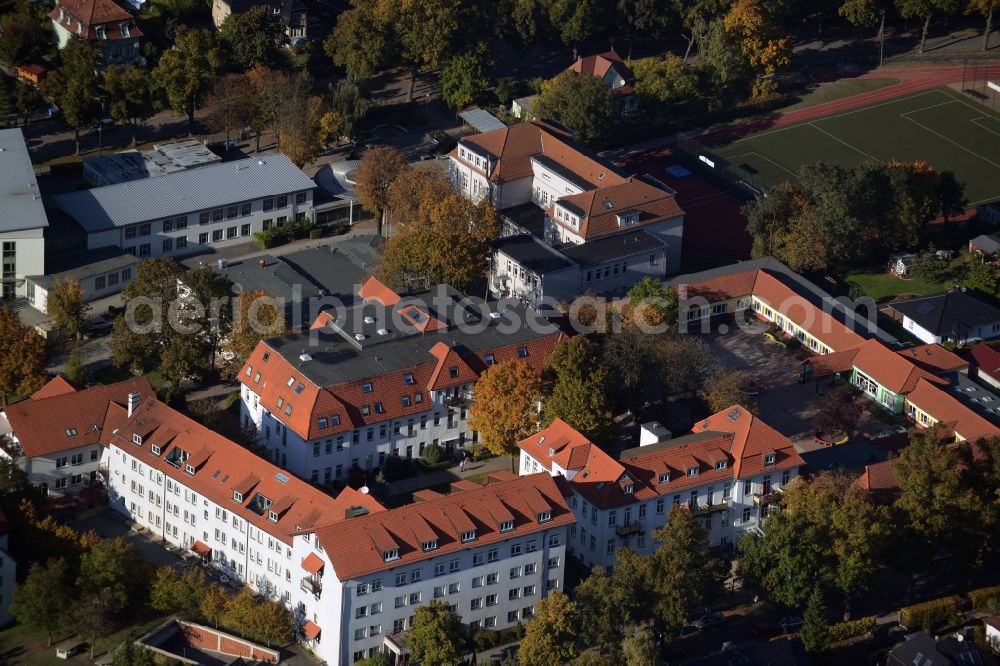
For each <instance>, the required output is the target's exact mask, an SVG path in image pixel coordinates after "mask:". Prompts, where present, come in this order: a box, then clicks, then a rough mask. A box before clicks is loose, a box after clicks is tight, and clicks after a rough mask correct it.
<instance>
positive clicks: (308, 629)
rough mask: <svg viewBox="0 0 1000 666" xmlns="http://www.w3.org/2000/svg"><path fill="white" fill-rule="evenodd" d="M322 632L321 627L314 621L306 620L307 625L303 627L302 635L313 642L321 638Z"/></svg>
mask: <svg viewBox="0 0 1000 666" xmlns="http://www.w3.org/2000/svg"><path fill="white" fill-rule="evenodd" d="M322 631H323V630H322V629H320V628H319V625H318V624H316V623H315V622H313V621H312V620H306V621H305V624H303V625H302V633H303V634H305V637H306V638H308V639H309V640H311V641H314V640H316V639H317V638H319V635H320V633H321V632H322Z"/></svg>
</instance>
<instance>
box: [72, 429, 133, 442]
mask: <svg viewBox="0 0 1000 666" xmlns="http://www.w3.org/2000/svg"><path fill="white" fill-rule="evenodd" d="M67 434H68V433H67ZM73 434H74V435H75V434H76V431H75V430H74V431H73ZM132 441H133V442H134V443H136V444H142V435H140V434H139V433H136V434H134V435H132Z"/></svg>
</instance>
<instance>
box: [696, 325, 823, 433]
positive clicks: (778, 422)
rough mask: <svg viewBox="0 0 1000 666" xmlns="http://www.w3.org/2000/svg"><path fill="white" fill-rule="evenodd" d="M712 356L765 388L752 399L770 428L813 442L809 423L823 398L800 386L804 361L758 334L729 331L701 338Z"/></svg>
mask: <svg viewBox="0 0 1000 666" xmlns="http://www.w3.org/2000/svg"><path fill="white" fill-rule="evenodd" d="M701 337H702V340H703V341H704V342H705V343H706V344H707V345H708V346H709V347H710V348H711V350H712V354H713V356H715V358H717V359H718V360H719V361H720V362H721V363H722V364H723V365H725V366H726V367H727V368H731V369H734V370H742V371H743V372H745V373H746V374H747V375H749V376H750V377H751V378H753V379H754V380H756V381H757V382H758V383H760V384H763V385H764V386H765V387H766V389H765V390H764V392H763V393H761V394H760V395H758V396H755V397H753V398H750V399H749V400H750V401H752V402H753V403H755V404H756V405H757V409H758V414H759V416H760V418H761V419H762V420H763V421H764V422H765V423H767V424H768V425H769V426H771V427H772V428H774V429H775V430H777V431H778V432H780V433H781V434H783V435H785V436H787V437H789V438H790V439H791V440H792V441H793V442H795V441H796V440H803V441H810V442H811V440H812V428H811V427H810V422H811V421H812V418H813V416H815V414H816V411H817V408H818V403H819V400H821V399H822V396H821V395H817V394H815V393H814V391H813V387H812V385H809V384H800V383H799V366H800V364H801V359H799V358H797V356H796V355H795V354H793V353H792V352H791V351H789V350H787V349H785V348H784V347H781V346H779V345H777V344H775V343H773V342H771V341H770V340H768V339H767V338H765V337H764V336H763V335H761V334H759V333H747V332H743V331H740V330H736V331H734V330H731V327H730V330H729V331H728V332H726V333H721V332H719V331H713V332H712V333H708V334H705V335H702V336H701Z"/></svg>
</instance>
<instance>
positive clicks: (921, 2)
mask: <svg viewBox="0 0 1000 666" xmlns="http://www.w3.org/2000/svg"><path fill="white" fill-rule="evenodd" d="M895 2H896V9H897V10H899V14H900V15H901V16H902V17H903V18H917V19H920V20H922V21H923V29H922V30H921V31H920V48H919V49H918V50H917V52H918V53H923V52H924V46H925V45H926V44H927V32H928V30H930V27H931V19H932V18H933V17H934V13H935V12H942V13H945V14H954V13H956V12H957V11H958V9H959V2H958V0H895Z"/></svg>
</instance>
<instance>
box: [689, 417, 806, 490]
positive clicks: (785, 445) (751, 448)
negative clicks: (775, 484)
mask: <svg viewBox="0 0 1000 666" xmlns="http://www.w3.org/2000/svg"><path fill="white" fill-rule="evenodd" d="M691 430H692V432H696V433H697V432H706V431H712V432H726V433H732V434H733V447H732V451H731V454H732V456H733V474H734V475H735V476H736V478H744V477H747V476H753V475H754V474H760V473H761V472H762V471H764V468H765V465H764V456H765V455H766V454H768V453H775V454H776V460H775V463H774V464H773V465H769V466H767V467H768V468H769V469H785V468H788V467H796V466H799V465H802V464H804V463H803V461H802V458H801V457H800V456H799V454H798V452H797V451H796V450H795V447H794V446H793V445H792V442H791V440H789V439H788V438H787V437H785V436H784V435H782V434H781V433H779V432H778V431H777V430H775V429H774V428H772V427H771V426H769V425H767V424H766V423H764V422H763V421H761V420H760V419H759V418H758V417H756V416H754V415H753V414H751V413H750V412H749V411H747V410H746V409H745V408H743V407H741V406H740V405H733V406H732V407H730V408H729V409H724V410H722V411H721V412H718V413H716V414H713V415H711V416H709V417H708V418H707V419H705V420H704V421H700V422H698V423H697V424H695V426H694V428H692V429H691Z"/></svg>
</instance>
